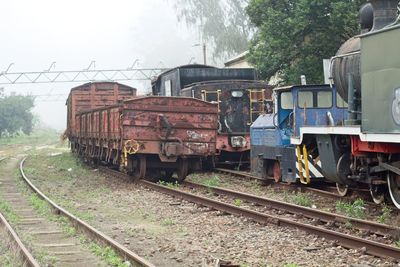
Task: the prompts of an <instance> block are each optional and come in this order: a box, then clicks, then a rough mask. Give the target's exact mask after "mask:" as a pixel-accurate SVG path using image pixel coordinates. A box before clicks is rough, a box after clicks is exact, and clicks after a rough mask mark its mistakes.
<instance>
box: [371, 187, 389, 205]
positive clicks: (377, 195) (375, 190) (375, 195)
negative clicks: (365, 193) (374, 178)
mask: <svg viewBox="0 0 400 267" xmlns="http://www.w3.org/2000/svg"><path fill="white" fill-rule="evenodd" d="M369 192H370V194H371V197H372V200H373V201H374V202H375V203H376V204H382V203H383V202H384V201H385V193H384V191H383V187H382V186H378V185H371V186H370V189H369Z"/></svg>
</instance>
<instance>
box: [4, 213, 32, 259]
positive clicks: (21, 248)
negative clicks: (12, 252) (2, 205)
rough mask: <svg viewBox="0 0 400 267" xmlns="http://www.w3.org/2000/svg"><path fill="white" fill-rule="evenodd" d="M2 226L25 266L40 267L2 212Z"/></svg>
mask: <svg viewBox="0 0 400 267" xmlns="http://www.w3.org/2000/svg"><path fill="white" fill-rule="evenodd" d="M0 224H1V225H2V227H3V229H4V230H5V232H6V233H7V235H8V236H9V238H10V239H11V241H12V242H13V243H14V245H15V247H16V249H17V250H18V251H17V252H18V254H19V255H20V257H21V259H22V262H23V264H24V266H29V267H40V265H39V263H38V262H37V261H36V260H35V258H34V257H33V255H32V254H31V253H30V252H29V250H28V249H27V248H26V246H25V245H24V243H23V242H22V241H21V239H20V238H19V236H18V235H17V233H16V232H15V230H14V229H13V228H12V227H11V225H10V223H9V222H8V221H7V219H6V218H5V217H4V215H3V214H2V213H1V212H0Z"/></svg>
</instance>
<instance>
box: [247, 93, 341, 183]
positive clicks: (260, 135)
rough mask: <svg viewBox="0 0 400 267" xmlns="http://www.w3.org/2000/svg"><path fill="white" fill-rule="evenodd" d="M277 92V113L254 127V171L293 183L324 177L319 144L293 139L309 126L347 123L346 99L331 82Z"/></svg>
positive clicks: (252, 149)
mask: <svg viewBox="0 0 400 267" xmlns="http://www.w3.org/2000/svg"><path fill="white" fill-rule="evenodd" d="M274 92H275V93H274V103H275V109H274V110H275V111H274V113H273V114H265V115H261V116H259V117H258V119H257V120H256V121H255V122H254V123H253V125H252V126H251V130H250V135H251V171H252V173H253V174H254V175H257V176H259V177H264V178H266V176H268V177H273V178H274V179H275V180H276V181H277V182H278V181H281V180H282V181H284V182H289V183H292V182H296V181H297V180H300V181H301V182H303V183H309V182H310V179H312V178H314V179H315V178H323V175H322V170H321V162H320V160H319V157H318V153H316V151H317V145H316V144H307V146H303V147H298V146H295V145H292V144H291V143H290V138H291V137H292V136H293V135H295V136H296V135H297V133H299V132H300V130H301V127H303V126H306V125H307V126H336V125H343V123H344V121H345V120H346V119H347V104H346V102H344V101H343V99H342V98H341V97H340V96H339V95H338V94H337V92H336V89H335V88H334V87H333V88H331V87H330V86H329V85H300V86H288V87H281V88H277V89H275V90H274ZM306 147H307V148H306ZM306 159H307V160H306Z"/></svg>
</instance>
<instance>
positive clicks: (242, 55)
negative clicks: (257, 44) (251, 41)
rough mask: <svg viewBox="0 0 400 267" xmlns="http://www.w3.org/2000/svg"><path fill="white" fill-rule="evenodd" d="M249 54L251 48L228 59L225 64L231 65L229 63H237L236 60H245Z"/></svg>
mask: <svg viewBox="0 0 400 267" xmlns="http://www.w3.org/2000/svg"><path fill="white" fill-rule="evenodd" d="M248 54H249V50H246V51H244V52H243V53H240V54H239V55H237V56H235V57H233V58H231V59H229V60H228V61H226V62H225V63H224V65H225V66H229V65H232V64H233V63H235V62H238V61H241V60H244V59H246V57H247V55H248Z"/></svg>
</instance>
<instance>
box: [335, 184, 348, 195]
mask: <svg viewBox="0 0 400 267" xmlns="http://www.w3.org/2000/svg"><path fill="white" fill-rule="evenodd" d="M336 190H337V192H338V194H339V196H341V197H344V196H346V195H347V193H348V191H349V186H348V185H344V184H339V183H336Z"/></svg>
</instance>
